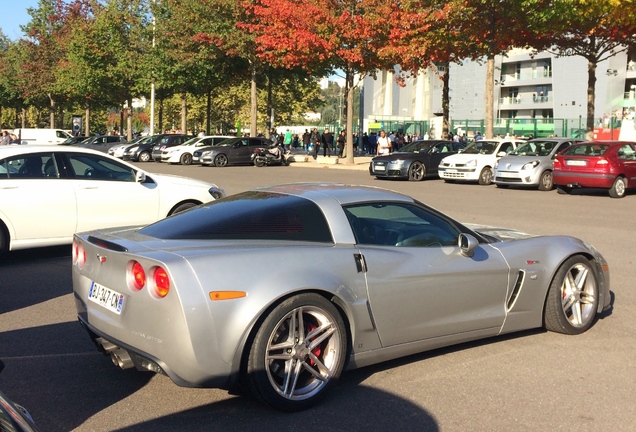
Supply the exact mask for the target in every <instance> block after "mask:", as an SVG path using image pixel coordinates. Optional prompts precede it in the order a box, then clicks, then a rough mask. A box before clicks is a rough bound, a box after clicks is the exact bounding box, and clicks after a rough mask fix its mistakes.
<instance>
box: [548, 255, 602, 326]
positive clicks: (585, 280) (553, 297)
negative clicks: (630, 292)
mask: <svg viewBox="0 0 636 432" xmlns="http://www.w3.org/2000/svg"><path fill="white" fill-rule="evenodd" d="M597 307H598V282H597V279H596V274H595V272H594V268H593V267H592V265H591V263H590V262H589V260H587V259H586V258H585V257H583V256H580V255H578V256H573V257H571V258H570V259H568V260H567V261H565V262H564V263H563V264H562V265H561V267H559V270H558V271H557V272H556V275H555V276H554V279H553V280H552V283H551V284H550V288H549V290H548V296H547V298H546V302H545V310H544V325H545V328H546V329H548V330H550V331H553V332H558V333H564V334H579V333H583V332H584V331H585V330H587V329H588V328H590V326H591V325H592V322H593V321H594V317H595V316H596V309H597Z"/></svg>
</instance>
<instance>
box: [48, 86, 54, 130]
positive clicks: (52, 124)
mask: <svg viewBox="0 0 636 432" xmlns="http://www.w3.org/2000/svg"><path fill="white" fill-rule="evenodd" d="M49 101H50V103H51V104H50V106H49V109H50V111H49V123H50V126H49V127H50V128H51V129H55V100H53V97H52V96H51V95H50V94H49Z"/></svg>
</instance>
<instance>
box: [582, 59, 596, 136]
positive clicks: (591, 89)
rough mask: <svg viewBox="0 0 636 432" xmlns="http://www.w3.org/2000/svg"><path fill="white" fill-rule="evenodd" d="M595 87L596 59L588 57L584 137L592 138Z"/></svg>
mask: <svg viewBox="0 0 636 432" xmlns="http://www.w3.org/2000/svg"><path fill="white" fill-rule="evenodd" d="M595 87H596V61H593V60H590V59H588V63H587V122H586V125H585V139H587V140H590V141H591V140H593V139H594V98H595V97H596V94H595Z"/></svg>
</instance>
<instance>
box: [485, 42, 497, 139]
mask: <svg viewBox="0 0 636 432" xmlns="http://www.w3.org/2000/svg"><path fill="white" fill-rule="evenodd" d="M494 91H495V57H494V55H492V54H489V55H488V60H487V63H486V131H485V132H484V137H485V138H493V137H494V133H495V132H494V128H493V112H494V108H495V107H494V97H493V95H494Z"/></svg>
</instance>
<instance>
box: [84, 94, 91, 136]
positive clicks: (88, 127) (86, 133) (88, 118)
mask: <svg viewBox="0 0 636 432" xmlns="http://www.w3.org/2000/svg"><path fill="white" fill-rule="evenodd" d="M84 111H85V112H86V120H85V125H86V126H85V127H84V136H90V135H91V103H90V101H89V99H88V98H86V103H85V104H84Z"/></svg>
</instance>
